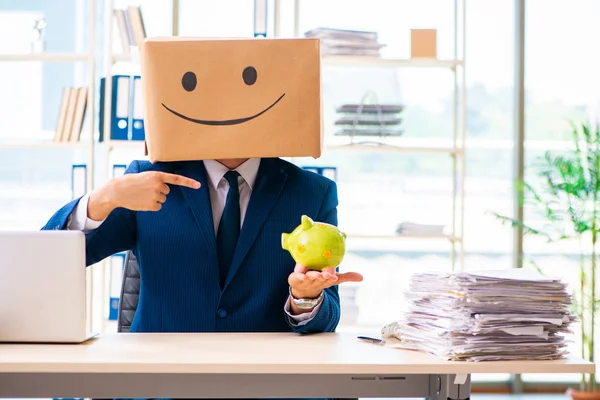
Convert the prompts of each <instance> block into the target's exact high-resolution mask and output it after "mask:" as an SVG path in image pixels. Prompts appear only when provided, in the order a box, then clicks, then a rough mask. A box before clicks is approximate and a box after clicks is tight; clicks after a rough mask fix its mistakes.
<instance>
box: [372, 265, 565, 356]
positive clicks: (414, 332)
mask: <svg viewBox="0 0 600 400" xmlns="http://www.w3.org/2000/svg"><path fill="white" fill-rule="evenodd" d="M405 297H406V299H407V301H408V311H407V312H406V314H405V315H404V317H403V318H402V320H400V321H397V322H394V323H392V324H389V325H387V326H385V327H384V328H383V329H382V335H383V337H384V338H390V337H393V338H397V339H399V341H400V343H399V344H398V345H396V346H394V347H397V348H404V349H410V350H420V351H424V352H427V353H430V354H433V355H435V356H438V357H441V358H443V359H446V360H451V361H491V360H553V359H559V358H562V357H563V356H564V355H565V354H566V349H565V348H566V340H565V335H566V334H569V333H572V332H571V324H572V323H573V322H574V321H575V317H574V316H573V315H571V313H570V312H569V306H570V304H571V296H570V294H569V293H568V292H567V287H566V284H565V283H564V282H562V281H561V280H560V279H556V278H548V277H545V276H543V275H540V274H538V273H537V272H536V271H533V270H529V269H522V268H520V269H507V270H502V271H489V272H487V271H486V272H473V273H454V274H451V273H418V274H415V275H413V277H412V278H411V282H410V288H409V290H408V292H407V293H406V296H405Z"/></svg>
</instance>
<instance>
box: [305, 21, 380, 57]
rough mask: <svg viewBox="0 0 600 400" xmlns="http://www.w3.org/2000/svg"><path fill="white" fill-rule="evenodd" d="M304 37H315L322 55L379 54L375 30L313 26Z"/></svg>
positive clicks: (377, 55) (376, 55)
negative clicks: (318, 41)
mask: <svg viewBox="0 0 600 400" xmlns="http://www.w3.org/2000/svg"><path fill="white" fill-rule="evenodd" d="M304 36H305V37H308V38H317V39H319V40H320V44H321V54H323V55H346V56H375V57H379V56H380V53H379V51H380V49H381V48H382V47H383V46H384V45H382V44H380V43H379V40H378V37H377V36H378V35H377V32H369V31H356V30H348V29H332V28H315V29H311V30H309V31H308V32H305V33H304Z"/></svg>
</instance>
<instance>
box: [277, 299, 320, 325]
mask: <svg viewBox="0 0 600 400" xmlns="http://www.w3.org/2000/svg"><path fill="white" fill-rule="evenodd" d="M291 301H292V299H291V297H290V296H288V299H287V301H286V302H285V308H284V310H285V313H286V314H287V316H288V318H289V319H290V321H291V322H292V324H294V325H296V326H302V325H306V324H308V323H309V322H310V321H311V320H312V319H313V318H314V317H315V315H317V313H318V312H319V309H320V308H321V304H323V298H321V300H320V301H319V303H318V304H317V305H316V306H315V308H313V309H312V311H311V312H309V313H302V314H299V315H292V314H291V306H290V302H291Z"/></svg>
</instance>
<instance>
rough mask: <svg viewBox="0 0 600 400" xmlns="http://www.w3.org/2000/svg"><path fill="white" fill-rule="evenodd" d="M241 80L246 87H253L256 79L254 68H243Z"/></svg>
mask: <svg viewBox="0 0 600 400" xmlns="http://www.w3.org/2000/svg"><path fill="white" fill-rule="evenodd" d="M242 78H243V79H244V83H245V84H246V85H248V86H250V85H254V82H256V78H257V72H256V69H255V68H254V67H246V68H244V72H242Z"/></svg>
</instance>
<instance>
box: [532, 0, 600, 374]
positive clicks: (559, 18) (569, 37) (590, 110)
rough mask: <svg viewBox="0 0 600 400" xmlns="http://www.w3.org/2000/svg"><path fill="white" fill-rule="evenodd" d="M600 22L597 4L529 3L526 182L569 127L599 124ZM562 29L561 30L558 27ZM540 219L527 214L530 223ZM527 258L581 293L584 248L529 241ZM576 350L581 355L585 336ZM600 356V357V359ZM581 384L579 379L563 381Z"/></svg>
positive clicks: (587, 0)
mask: <svg viewBox="0 0 600 400" xmlns="http://www.w3.org/2000/svg"><path fill="white" fill-rule="evenodd" d="M599 17H600V4H598V2H596V1H593V0H575V1H566V0H550V1H546V0H543V1H540V0H529V1H528V2H527V9H526V18H527V19H526V25H525V26H526V58H525V62H526V75H525V79H526V80H525V86H526V108H525V115H526V121H525V123H526V125H525V134H526V153H525V166H526V179H527V180H531V181H535V179H536V176H535V174H534V170H533V168H527V167H528V166H531V165H532V163H533V162H534V161H535V160H536V158H537V157H539V156H542V155H543V154H544V152H545V151H546V150H549V149H552V150H559V149H560V148H561V147H566V146H568V145H569V144H570V142H569V139H570V133H571V130H570V127H569V123H568V122H569V121H573V122H575V123H582V122H587V121H597V118H598V106H599V105H600V104H599V103H598V96H597V93H598V87H600V77H599V76H598V74H597V72H596V70H595V68H594V65H596V64H597V62H598V60H599V59H600V53H598V51H597V50H595V49H594V48H593V47H589V44H590V42H589V39H588V38H592V37H595V36H597V35H598V33H600V28H599V27H598V26H597V24H595V23H593V21H596V20H597V19H598V18H599ZM558 26H560V29H557V27H558ZM535 218H538V216H536V215H533V214H532V213H529V214H528V213H527V210H525V219H526V222H527V223H531V224H533V223H534V222H533V220H534V219H535ZM524 250H525V253H526V254H525V255H526V257H527V258H528V259H531V260H532V261H534V262H535V263H536V264H537V265H538V266H539V267H540V268H541V269H542V270H543V271H544V272H545V273H548V274H550V275H557V276H561V277H563V278H564V279H566V280H567V281H568V282H569V283H570V284H571V285H572V287H576V285H577V281H578V279H579V277H578V274H579V271H578V254H579V250H580V249H579V245H578V243H566V242H565V243H562V244H559V245H557V244H545V243H544V242H543V240H540V239H535V238H530V237H526V238H525V240H524ZM573 339H574V341H575V342H574V343H573V345H572V346H571V348H570V350H571V351H572V352H573V354H575V355H577V354H580V348H581V341H580V336H579V334H577V333H576V334H575V335H574V336H573ZM596 356H598V354H597V355H596ZM523 380H524V381H549V380H553V378H552V377H551V376H544V375H531V374H527V375H524V376H523ZM561 380H569V381H572V382H578V380H579V376H578V375H570V376H565V377H561Z"/></svg>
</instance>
